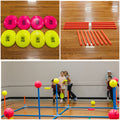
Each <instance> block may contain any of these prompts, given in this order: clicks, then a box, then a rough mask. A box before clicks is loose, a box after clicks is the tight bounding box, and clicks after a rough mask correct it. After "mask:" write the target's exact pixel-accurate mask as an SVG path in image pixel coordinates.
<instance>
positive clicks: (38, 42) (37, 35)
mask: <svg viewBox="0 0 120 120" xmlns="http://www.w3.org/2000/svg"><path fill="white" fill-rule="evenodd" d="M31 45H32V46H33V47H35V48H41V47H43V46H44V45H45V36H44V33H43V32H42V31H40V30H35V31H33V32H32V33H31Z"/></svg>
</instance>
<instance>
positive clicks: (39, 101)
mask: <svg viewBox="0 0 120 120" xmlns="http://www.w3.org/2000/svg"><path fill="white" fill-rule="evenodd" d="M38 111H39V119H40V91H39V88H38Z"/></svg>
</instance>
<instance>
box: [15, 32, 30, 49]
mask: <svg viewBox="0 0 120 120" xmlns="http://www.w3.org/2000/svg"><path fill="white" fill-rule="evenodd" d="M16 44H17V46H18V47H21V48H25V47H27V46H28V45H29V44H30V32H29V31H27V30H20V31H19V32H18V33H17V36H16Z"/></svg>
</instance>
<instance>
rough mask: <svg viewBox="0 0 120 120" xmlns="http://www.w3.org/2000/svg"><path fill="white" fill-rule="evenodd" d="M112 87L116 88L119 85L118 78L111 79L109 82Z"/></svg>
mask: <svg viewBox="0 0 120 120" xmlns="http://www.w3.org/2000/svg"><path fill="white" fill-rule="evenodd" d="M109 85H110V87H112V88H114V87H116V86H117V81H116V80H110V82H109Z"/></svg>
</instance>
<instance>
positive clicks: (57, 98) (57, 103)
mask: <svg viewBox="0 0 120 120" xmlns="http://www.w3.org/2000/svg"><path fill="white" fill-rule="evenodd" d="M56 112H57V115H58V96H57V84H56Z"/></svg>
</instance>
